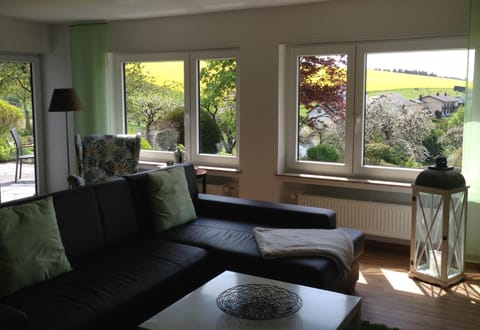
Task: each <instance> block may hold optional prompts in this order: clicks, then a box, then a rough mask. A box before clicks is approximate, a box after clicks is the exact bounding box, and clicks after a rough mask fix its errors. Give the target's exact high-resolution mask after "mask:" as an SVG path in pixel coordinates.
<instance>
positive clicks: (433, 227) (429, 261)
mask: <svg viewBox="0 0 480 330" xmlns="http://www.w3.org/2000/svg"><path fill="white" fill-rule="evenodd" d="M443 200H444V196H443V195H437V194H432V193H428V192H419V193H418V196H417V213H416V217H417V221H416V233H417V235H416V241H415V265H416V270H417V271H418V272H422V273H425V274H428V275H430V276H434V277H439V276H440V274H441V267H442V265H441V260H442V258H441V247H442V220H443Z"/></svg>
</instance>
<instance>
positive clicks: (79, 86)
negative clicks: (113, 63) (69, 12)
mask: <svg viewBox="0 0 480 330" xmlns="http://www.w3.org/2000/svg"><path fill="white" fill-rule="evenodd" d="M70 42H71V57H72V76H73V87H74V88H75V89H76V91H77V93H78V96H79V97H80V100H81V101H82V105H83V110H82V111H77V112H75V131H76V132H77V133H80V134H82V135H85V134H105V133H109V132H110V121H111V119H110V114H109V111H108V100H107V91H108V89H107V57H106V56H107V55H106V24H104V23H101V24H85V25H75V26H71V27H70Z"/></svg>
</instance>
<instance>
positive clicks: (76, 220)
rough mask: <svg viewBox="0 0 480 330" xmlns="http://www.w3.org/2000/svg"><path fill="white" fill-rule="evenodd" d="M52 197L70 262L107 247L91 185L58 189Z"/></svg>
mask: <svg viewBox="0 0 480 330" xmlns="http://www.w3.org/2000/svg"><path fill="white" fill-rule="evenodd" d="M52 197H53V204H54V206H55V213H56V215H57V222H58V229H59V230H60V235H61V237H62V242H63V245H64V247H65V253H66V255H67V257H68V260H69V261H70V262H74V261H75V260H77V259H79V258H81V257H83V256H85V255H88V254H91V253H93V252H95V251H96V250H98V249H101V248H103V247H104V246H105V241H104V232H103V225H102V221H101V218H100V212H99V208H98V204H97V200H96V197H95V192H94V190H93V187H92V186H83V187H81V188H78V189H71V190H63V191H59V192H56V193H53V194H52ZM73 266H74V267H75V265H73Z"/></svg>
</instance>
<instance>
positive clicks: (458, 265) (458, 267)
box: [447, 191, 465, 278]
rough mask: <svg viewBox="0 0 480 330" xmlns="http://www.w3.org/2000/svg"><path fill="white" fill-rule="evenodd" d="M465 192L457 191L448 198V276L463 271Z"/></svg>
mask: <svg viewBox="0 0 480 330" xmlns="http://www.w3.org/2000/svg"><path fill="white" fill-rule="evenodd" d="M464 200H465V192H464V191H461V192H457V193H454V194H452V195H451V198H450V216H449V233H448V267H447V274H448V277H449V278H450V277H453V276H456V275H458V274H461V273H462V272H463V265H464V260H463V258H464V253H463V251H464V250H465V207H464Z"/></svg>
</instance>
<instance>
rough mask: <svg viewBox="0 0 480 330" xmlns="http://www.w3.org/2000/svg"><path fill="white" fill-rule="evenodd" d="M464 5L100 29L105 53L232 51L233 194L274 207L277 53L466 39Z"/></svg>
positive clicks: (373, 7)
mask: <svg viewBox="0 0 480 330" xmlns="http://www.w3.org/2000/svg"><path fill="white" fill-rule="evenodd" d="M467 18H468V1H467V0H461V1H459V0H421V1H419V0H401V1H400V0H345V1H335V2H326V3H319V4H312V5H302V6H292V7H280V8H266V9H255V10H245V11H233V12H228V13H215V14H205V15H192V16H183V17H173V18H161V19H149V20H134V21H122V22H120V21H119V22H112V23H109V24H108V35H109V37H108V43H109V45H108V48H109V51H111V52H125V53H128V52H132V53H148V52H162V51H177V50H201V49H215V48H228V47H235V48H238V49H239V50H240V72H239V74H240V89H241V101H240V102H241V104H240V137H241V150H240V152H241V164H240V170H241V174H240V177H239V181H240V191H239V193H240V196H241V197H246V198H254V199H263V200H271V201H278V200H280V199H281V198H282V194H284V193H285V192H284V191H282V189H283V186H284V184H283V180H284V179H283V178H280V177H278V176H275V173H276V168H277V144H278V138H277V137H278V122H277V121H278V66H279V60H278V56H279V55H278V54H279V45H280V44H283V43H325V42H342V41H359V40H376V39H385V38H405V37H422V36H456V35H466V34H467V31H468V19H467Z"/></svg>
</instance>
